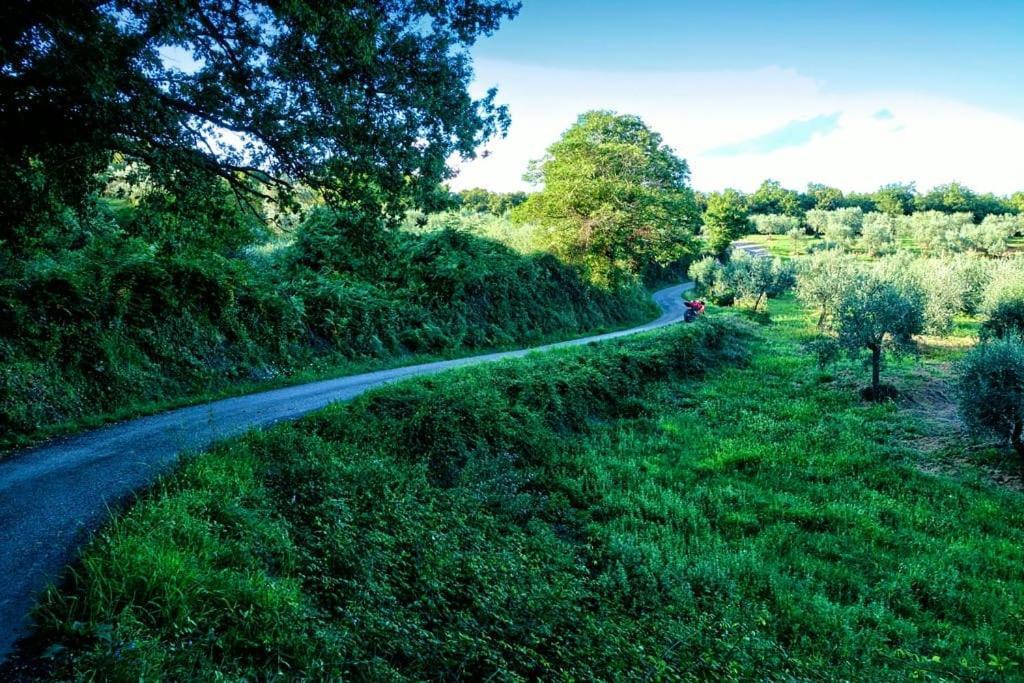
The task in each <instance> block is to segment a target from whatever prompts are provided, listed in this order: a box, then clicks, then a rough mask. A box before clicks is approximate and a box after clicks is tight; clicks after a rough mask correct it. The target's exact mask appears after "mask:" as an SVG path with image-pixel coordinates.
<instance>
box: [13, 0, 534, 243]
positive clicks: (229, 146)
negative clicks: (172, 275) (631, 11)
mask: <svg viewBox="0 0 1024 683" xmlns="http://www.w3.org/2000/svg"><path fill="white" fill-rule="evenodd" d="M518 6H519V3H518V2H516V1H515V0H344V1H342V2H329V3H328V2H323V3H322V2H313V1H311V0H307V1H302V0H297V1H294V2H275V1H272V0H267V1H262V2H261V1H258V0H113V1H110V2H99V1H94V0H10V1H9V2H6V3H4V6H3V9H2V10H0V35H2V48H0V128H2V130H3V131H4V135H3V138H2V140H3V141H2V143H0V195H2V197H0V212H2V214H0V221H2V222H3V223H4V224H5V225H6V224H9V223H11V222H13V221H19V220H24V219H25V216H26V215H27V213H28V211H29V210H30V209H31V208H32V207H33V206H38V205H39V200H40V199H41V198H45V199H50V200H58V201H60V202H62V203H73V202H75V201H77V200H80V199H81V197H83V196H84V195H85V193H86V192H87V191H88V189H89V183H90V182H92V178H93V177H94V176H95V174H96V172H97V171H99V170H101V169H103V168H104V167H105V166H106V164H107V163H108V162H109V160H110V158H111V153H112V152H119V153H122V154H124V155H125V156H126V157H127V158H129V159H135V160H139V161H141V162H144V164H145V166H146V167H148V168H149V169H151V170H152V171H153V173H154V174H157V175H158V177H159V176H167V175H171V174H182V173H185V174H187V173H194V172H196V171H202V172H204V173H205V174H208V175H209V174H213V175H218V176H221V177H223V178H225V179H226V180H227V181H228V182H230V183H231V184H232V186H233V187H234V188H235V189H236V190H237V191H240V192H249V193H252V192H263V193H267V192H268V191H269V192H272V193H274V194H279V193H280V191H282V190H286V189H287V185H289V184H291V183H292V182H294V181H299V182H302V183H305V184H307V185H311V186H314V187H317V188H319V189H322V190H324V191H325V192H326V193H327V194H328V195H329V196H333V197H335V198H337V199H339V200H341V201H348V202H360V203H365V204H369V205H373V206H376V207H379V206H384V207H385V208H387V209H390V210H392V211H396V210H397V209H398V205H399V204H400V203H401V200H403V199H404V198H407V197H410V196H418V194H419V193H427V192H430V191H432V189H433V188H434V187H435V186H436V184H437V183H438V181H440V180H442V179H444V178H445V177H447V176H448V175H449V174H450V171H449V170H448V168H447V166H446V162H447V160H448V159H449V158H450V157H451V156H452V155H455V154H457V155H462V156H465V157H471V156H472V155H473V154H474V150H475V149H476V148H477V147H478V146H479V145H480V144H481V142H482V141H484V140H485V139H486V138H488V137H490V136H492V135H494V134H496V133H499V132H503V130H504V128H505V127H506V126H507V123H508V115H507V112H506V111H505V109H504V108H503V107H501V106H498V105H496V104H495V101H494V92H493V91H491V92H490V93H488V94H487V95H486V96H485V97H483V98H482V99H474V98H473V97H471V96H470V94H469V93H468V90H467V86H468V84H469V81H470V79H471V76H472V72H471V67H470V59H469V56H468V53H467V48H468V46H470V45H471V44H472V43H473V42H474V41H475V39H476V38H477V37H478V36H480V35H482V34H489V33H490V32H492V31H494V30H495V29H497V28H498V25H499V23H500V22H501V21H502V20H503V19H504V18H507V17H512V16H513V15H514V14H515V13H516V12H517V11H518ZM2 238H3V235H0V239H2Z"/></svg>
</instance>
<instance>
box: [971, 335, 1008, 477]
mask: <svg viewBox="0 0 1024 683" xmlns="http://www.w3.org/2000/svg"><path fill="white" fill-rule="evenodd" d="M959 371H960V372H959V378H960V384H959V386H958V387H957V388H958V394H959V398H960V411H961V414H962V415H963V416H964V420H965V422H967V424H968V425H969V426H971V427H972V428H973V429H975V430H976V431H980V432H987V433H991V434H995V435H997V436H998V437H1000V438H1002V439H1005V440H1006V441H1008V442H1009V443H1010V445H1011V446H1013V449H1014V450H1015V451H1016V452H1017V454H1018V455H1020V456H1021V457H1024V342H1022V341H1021V338H1020V337H1019V336H1016V335H1009V336H1006V337H1004V338H1002V339H993V340H991V341H988V342H985V343H982V344H978V345H977V346H976V347H974V348H973V349H971V350H970V351H969V352H968V353H967V355H966V356H965V357H964V359H963V360H962V361H961V363H960V366H959Z"/></svg>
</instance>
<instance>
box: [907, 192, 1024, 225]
mask: <svg viewBox="0 0 1024 683" xmlns="http://www.w3.org/2000/svg"><path fill="white" fill-rule="evenodd" d="M915 203H916V206H917V209H918V210H919V211H941V212H943V213H969V214H971V217H972V219H973V220H974V222H975V223H980V222H981V221H982V220H983V219H984V218H985V216H987V215H988V214H1004V213H1010V212H1012V211H1013V207H1012V205H1010V204H1009V203H1007V202H1005V201H1003V200H1002V199H999V198H998V197H996V196H995V195H993V194H992V193H987V194H983V195H978V194H976V193H975V192H974V191H973V190H971V189H970V188H969V187H966V186H964V185H961V184H960V183H949V184H947V185H937V186H936V187H933V188H932V189H931V190H930V191H929V192H927V193H925V194H923V195H921V196H919V197H917V200H916V202H915Z"/></svg>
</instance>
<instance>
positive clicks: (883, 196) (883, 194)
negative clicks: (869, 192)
mask: <svg viewBox="0 0 1024 683" xmlns="http://www.w3.org/2000/svg"><path fill="white" fill-rule="evenodd" d="M916 196H917V188H916V187H915V185H914V183H890V184H889V185H883V186H882V187H880V188H879V189H878V191H877V192H875V194H874V197H873V198H874V200H875V206H877V207H878V208H877V210H878V211H880V212H881V213H886V214H889V215H890V216H903V215H905V214H908V213H910V212H911V211H913V210H914V199H915V198H916Z"/></svg>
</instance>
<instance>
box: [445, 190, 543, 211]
mask: <svg viewBox="0 0 1024 683" xmlns="http://www.w3.org/2000/svg"><path fill="white" fill-rule="evenodd" d="M528 196H529V195H527V194H526V193H525V192H491V191H490V190H485V189H484V188H482V187H474V188H471V189H468V190H462V191H461V192H459V193H457V194H454V195H453V196H452V199H453V201H452V203H453V204H455V205H456V206H458V207H459V208H460V209H462V210H463V211H468V212H470V213H489V214H493V215H495V216H504V215H505V214H506V213H508V212H509V211H510V210H512V209H514V208H515V207H517V206H519V205H520V204H522V203H523V202H525V201H526V198H527V197H528Z"/></svg>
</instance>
